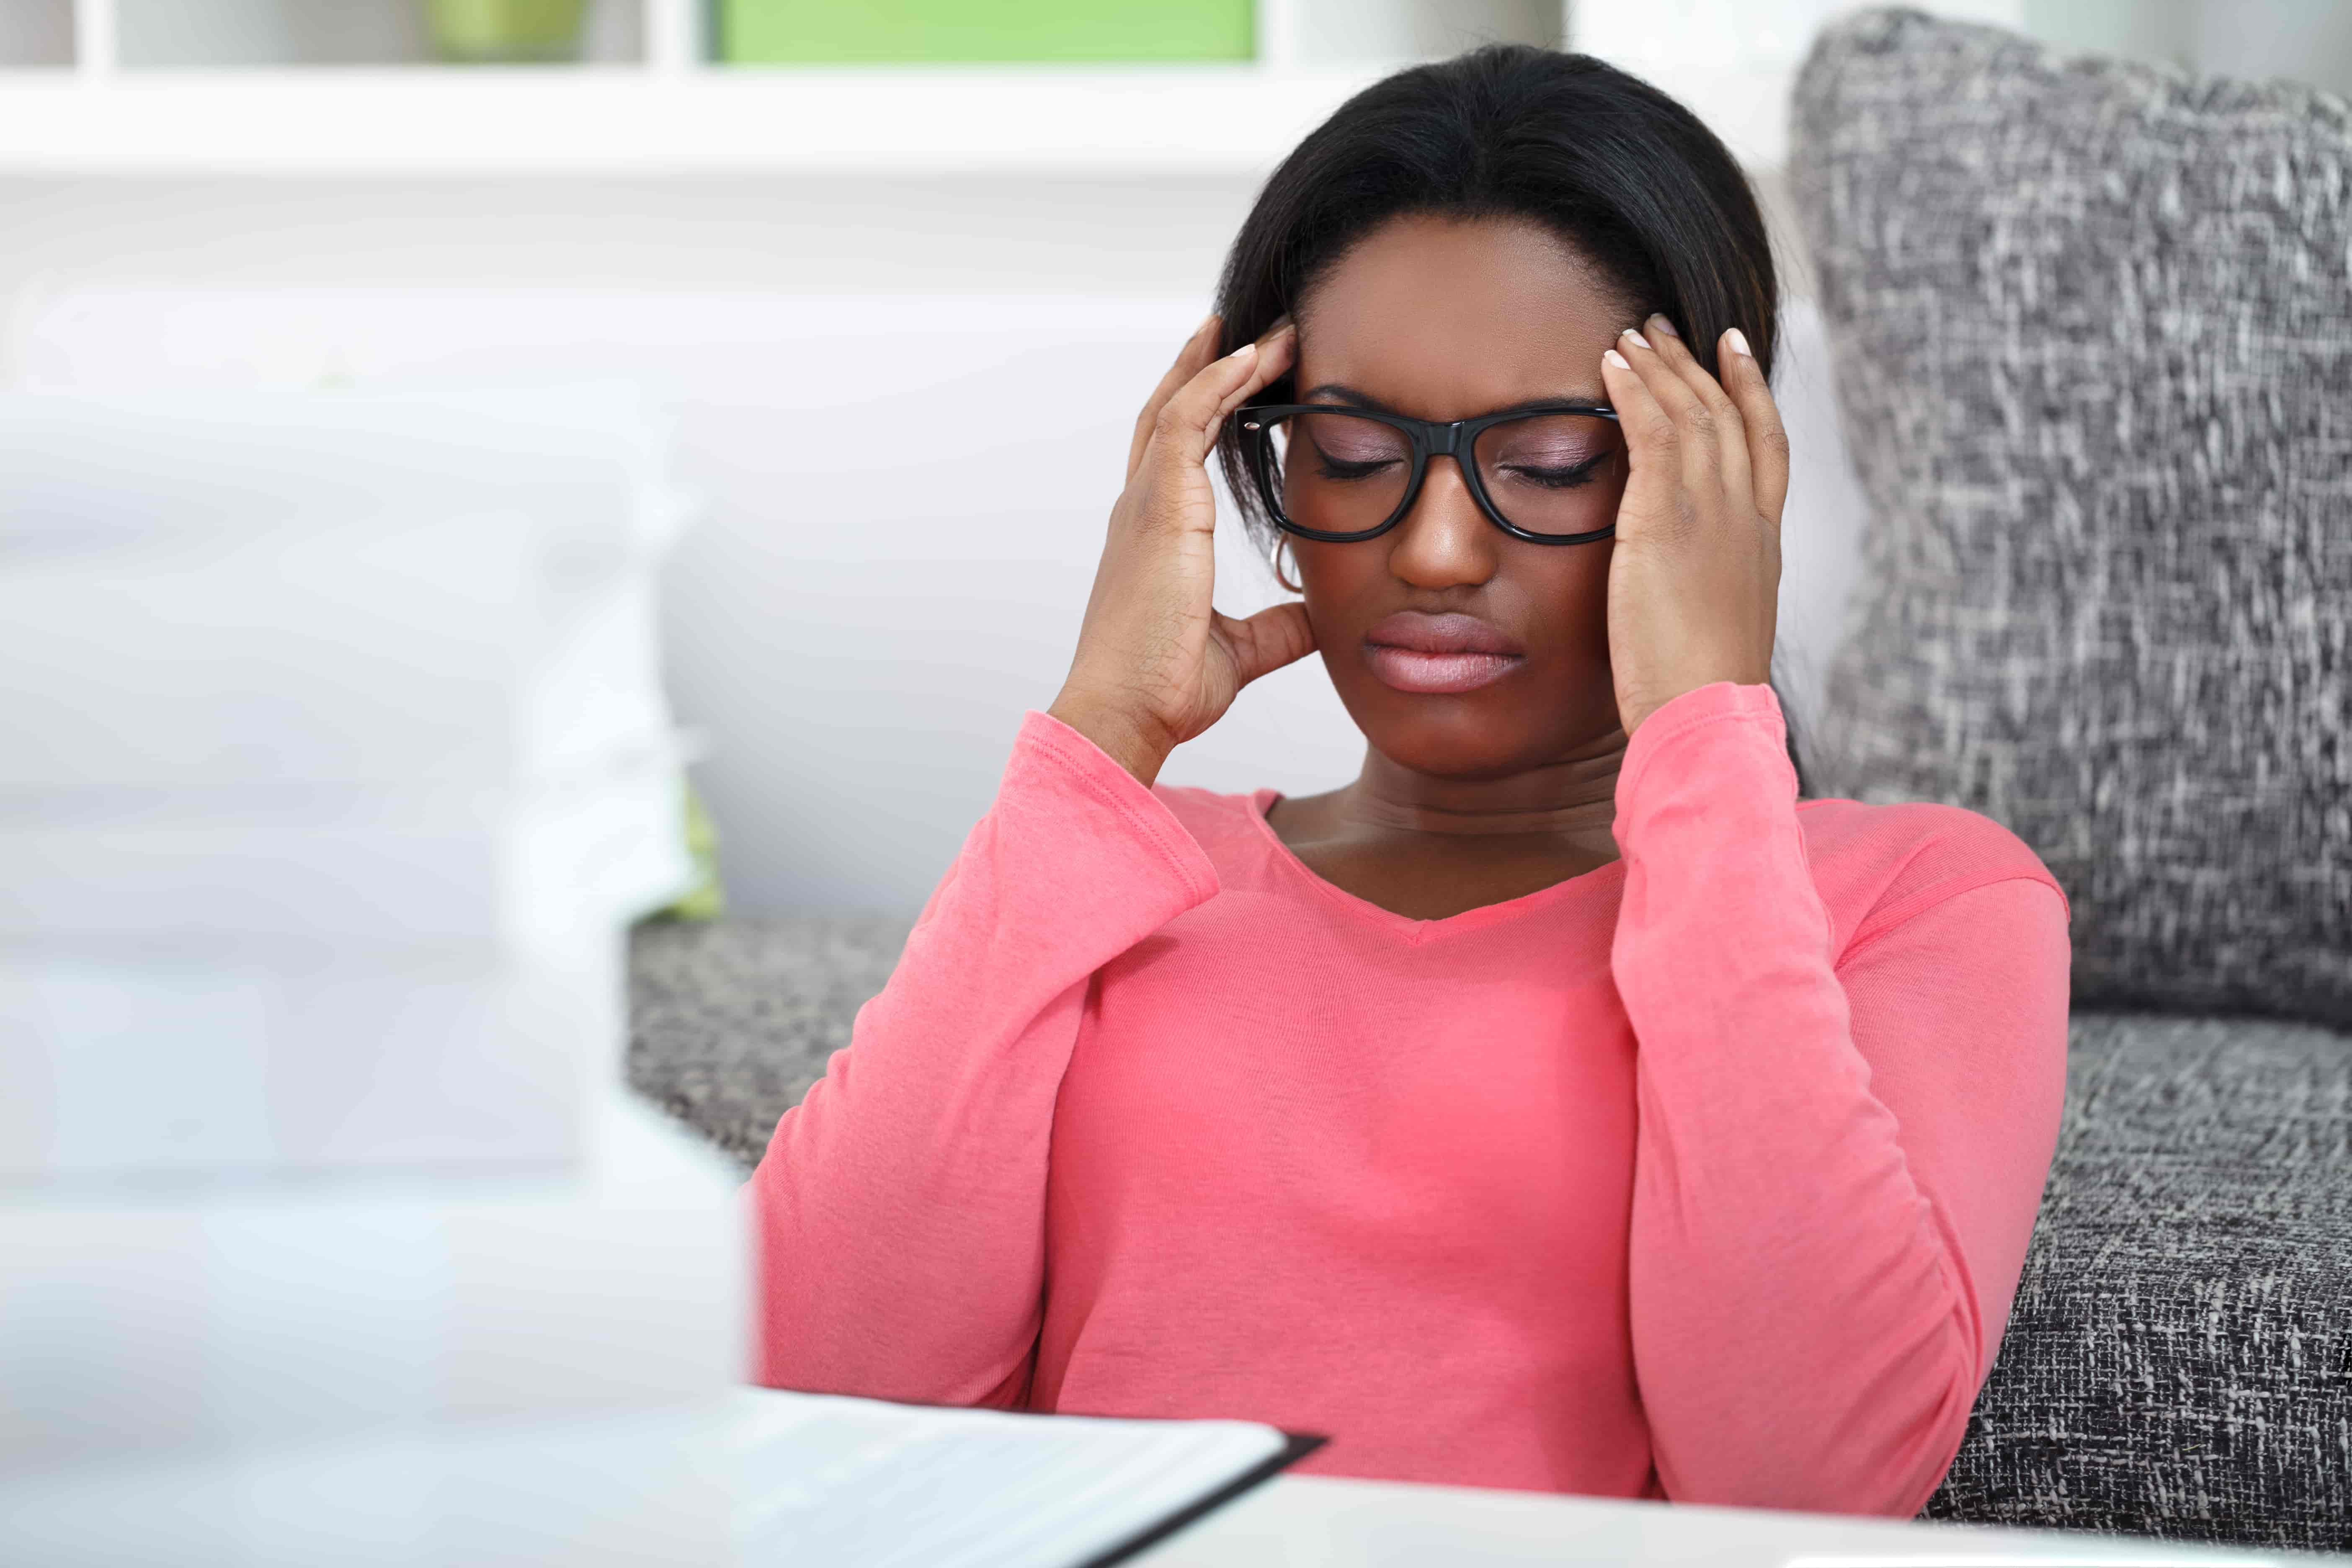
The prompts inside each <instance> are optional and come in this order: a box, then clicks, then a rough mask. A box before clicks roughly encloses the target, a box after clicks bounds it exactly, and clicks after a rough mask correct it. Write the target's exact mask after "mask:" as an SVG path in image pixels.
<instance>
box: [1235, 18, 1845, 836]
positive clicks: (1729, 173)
mask: <svg viewBox="0 0 2352 1568" xmlns="http://www.w3.org/2000/svg"><path fill="white" fill-rule="evenodd" d="M1422 214H1429V215H1436V216H1445V217H1457V218H1465V219H1475V218H1517V219H1524V220H1527V221H1530V222H1533V223H1537V224H1539V225H1541V226H1544V227H1545V228H1547V229H1549V231H1550V232H1551V233H1552V234H1553V235H1555V236H1557V237H1559V239H1560V240H1562V241H1563V242H1565V243H1566V244H1567V246H1568V247H1570V250H1571V251H1573V252H1574V253H1575V254H1576V255H1577V256H1578V257H1579V258H1581V259H1582V260H1583V261H1584V262H1585V263H1586V264H1587V265H1589V266H1591V268H1594V270H1595V271H1597V272H1598V273H1599V274H1600V276H1601V278H1603V279H1606V280H1607V281H1608V283H1609V285H1610V286H1611V287H1612V288H1613V289H1616V290H1617V291H1619V292H1620V293H1621V294H1622V296H1623V297H1624V300H1625V303H1626V306H1627V308H1628V316H1629V319H1630V320H1635V321H1638V320H1641V319H1643V318H1644V317H1646V316H1648V315H1650V314H1651V313H1652V312H1654V311H1655V312H1658V313H1661V314H1663V315H1664V317H1665V318H1666V319H1667V320H1668V321H1672V322H1673V323H1674V324H1675V327H1676V329H1677V330H1679V331H1681V333H1682V335H1683V341H1684V342H1685V343H1687V344H1688V345H1690V349H1691V352H1692V353H1693V354H1695V355H1696V356H1697V359H1698V361H1699V363H1701V364H1703V365H1705V366H1706V369H1707V371H1708V373H1709V374H1714V372H1715V370H1716V343H1717V340H1718V339H1720V338H1721V336H1722V334H1723V332H1724V330H1725V329H1726V328H1728V327H1738V328H1739V329H1740V330H1741V331H1743V332H1745V333H1746V334H1747V336H1748V345H1749V346H1750V347H1751V348H1752V349H1753V350H1754V351H1755V354H1756V363H1757V364H1758V365H1759V367H1760V368H1761V369H1762V370H1763V372H1764V374H1766V376H1768V377H1769V375H1770V374H1772V354H1773V349H1774V347H1775V346H1776V343H1777V340H1778V336H1779V332H1778V326H1779V317H1780V283H1779V279H1778V278H1777V276H1776V274H1775V272H1774V269H1773V266H1772V246H1771V241H1770V239H1769V237H1768V235H1767V233H1766V231H1765V227H1764V216H1763V214H1762V212H1761V211H1760V210H1759V208H1758V206H1757V204H1756V195H1755V193H1754V191H1752V190H1751V189H1750V188H1749V186H1748V179H1747V176H1746V175H1745V174H1742V173H1741V172H1740V168H1739V163H1738V160H1737V159H1735V158H1734V157H1733V156H1732V155H1731V153H1730V151H1729V149H1727V148H1726V147H1725V146H1724V144H1723V142H1721V141H1720V140H1718V139H1717V137H1716V135H1715V133H1714V132H1711V131H1709V130H1708V129H1707V128H1706V126H1705V125H1704V124H1702V123H1700V121H1699V119H1698V117H1697V116H1696V115H1695V114H1693V113H1691V111H1690V110H1687V109H1685V108H1684V107H1683V106H1682V105H1681V104H1679V103H1677V102H1675V100H1673V99H1671V98H1669V97H1667V96H1666V95H1665V94H1664V93H1663V92H1660V91H1659V90H1658V89H1656V88H1654V87H1652V86H1651V85H1650V84H1649V83H1647V82H1645V81H1643V80H1641V79H1639V78H1637V77H1633V76H1629V75H1627V74H1626V73H1625V72H1623V71H1622V70H1619V69H1617V68H1615V67H1614V66H1611V65H1608V64H1606V63H1604V62H1602V61H1601V60H1597V59H1594V58H1591V56H1589V55H1576V54H1563V53H1560V52H1559V51H1557V50H1552V49H1543V48H1537V47H1532V46H1529V45H1526V44H1491V45H1488V46H1487V47H1484V48H1480V49H1474V50H1472V51H1471V52H1469V53H1467V54H1463V55H1457V56H1455V57H1454V58H1452V59H1448V60H1441V61H1438V62H1436V63H1434V64H1431V65H1425V66H1416V67H1414V68H1412V69H1410V70H1403V71H1399V72H1398V73H1397V74H1396V75H1394V76H1391V77H1388V78H1386V79H1383V80H1381V81H1378V82H1375V83H1373V84H1372V85H1371V86H1370V87H1368V88H1366V89H1364V90H1363V91H1361V92H1360V93H1358V94H1356V95H1355V96H1354V97H1353V98H1351V99H1349V100H1348V101H1347V102H1346V103H1344V104H1342V105H1340V106H1339V110H1337V111H1336V112H1335V113H1333V115H1332V116H1331V118H1330V119H1328V120H1327V121H1324V122H1323V123H1322V124H1321V125H1319V126H1318V127H1317V128H1316V129H1315V130H1314V131H1312V132H1308V133H1307V139H1306V140H1305V141H1303V142H1300V143H1299V144H1298V146H1297V149H1296V150H1294V151H1293V152H1292V153H1291V154H1290V156H1288V157H1287V158H1285V159H1284V160H1283V161H1282V163H1281V166H1280V167H1278V168H1276V170H1275V172H1274V174H1272V176H1270V177H1269V178H1268V179H1267V181H1266V183H1265V188H1264V189H1262V190H1260V191H1259V192H1258V196H1257V201H1256V202H1255V205H1253V206H1252V207H1251V208H1250V213H1249V216H1248V217H1247V218H1246V219H1244V221H1243V223H1242V226H1241V232H1240V233H1239V234H1238V235H1236V236H1235V237H1234V245H1233V249H1232V250H1231V251H1230V252H1229V253H1228V254H1227V256H1226V258H1225V266H1224V272H1223V276H1222V277H1221V278H1220V279H1219V280H1218V284H1217V310H1218V313H1219V314H1220V315H1221V316H1222V317H1223V342H1222V343H1221V344H1220V345H1219V350H1220V352H1221V353H1229V352H1231V351H1232V350H1234V349H1236V348H1238V347H1240V346H1241V345H1242V344H1243V343H1245V342H1252V341H1254V340H1255V339H1256V338H1257V337H1259V336H1260V335H1261V334H1263V333H1264V332H1265V330H1266V329H1267V328H1268V327H1270V326H1272V325H1273V324H1274V323H1275V322H1276V321H1277V320H1279V319H1280V318H1281V317H1283V316H1284V315H1286V314H1292V313H1295V312H1296V311H1297V309H1298V305H1299V302H1300V301H1301V300H1302V299H1304V298H1305V296H1306V295H1307V293H1308V292H1309V291H1311V290H1312V289H1313V288H1314V287H1315V285H1316V284H1317V283H1318V281H1320V280H1321V279H1323V278H1324V277H1326V276H1327V275H1328V273H1329V272H1330V270H1331V269H1332V268H1334V267H1336V266H1337V265H1338V264H1339V261H1340V259H1341V258H1344V257H1345V256H1346V255H1347V253H1348V252H1349V249H1350V248H1352V247H1354V246H1355V244H1356V243H1357V242H1358V241H1360V240H1361V239H1363V238H1365V237H1367V236H1369V235H1370V234H1371V232H1372V231H1373V230H1375V229H1377V228H1379V227H1381V226H1382V225H1384V224H1386V223H1388V222H1390V221H1391V220H1392V219H1395V218H1399V217H1403V216H1412V215H1422ZM1260 396H1261V398H1262V399H1263V400H1264V401H1266V402H1271V403H1288V402H1292V401H1295V388H1294V385H1293V384H1292V381H1291V378H1290V377H1289V376H1287V375H1285V376H1284V377H1282V378H1281V379H1280V380H1278V381H1276V382H1275V383H1273V384H1271V385H1269V386H1267V387H1266V388H1265V391H1264V392H1263V393H1262V394H1260ZM1238 425H1239V421H1237V420H1228V421H1226V423H1225V426H1224V428H1223V431H1222V432H1220V434H1219V436H1218V438H1217V447H1218V452H1217V458H1218V462H1219V465H1220V466H1221V468H1223V472H1224V475H1225V479H1226V487H1227V489H1229V490H1230V491H1231V492H1232V494H1233V497H1234V500H1235V501H1236V502H1237V503H1238V504H1239V506H1240V507H1241V510H1242V517H1243V521H1244V526H1245V527H1246V528H1247V529H1248V530H1249V531H1250V533H1251V535H1252V536H1253V537H1255V538H1256V539H1257V540H1258V541H1259V542H1260V544H1261V546H1262V547H1263V546H1265V545H1267V544H1270V543H1271V542H1272V538H1273V530H1274V522H1273V520H1272V519H1271V518H1270V517H1268V516H1266V514H1265V508H1264V506H1263V505H1262V504H1261V502H1260V500H1259V499H1258V495H1257V491H1256V488H1255V485H1254V484H1253V483H1252V481H1251V479H1250V478H1249V475H1248V470H1247V468H1245V467H1244V458H1243V455H1242V447H1241V442H1240V432H1239V429H1238V427H1237V426H1238ZM1785 707H1786V703H1785V702H1784V703H1783V708H1784V709H1785ZM1789 758H1790V763H1792V764H1794V765H1795V766H1796V767H1797V769H1798V776H1799V778H1800V780H1802V778H1803V772H1804V770H1803V765H1802V763H1800V762H1799V761H1798V756H1797V748H1796V742H1795V740H1794V738H1793V736H1792V737H1791V739H1790V746H1789ZM1800 793H1802V786H1801V785H1800Z"/></svg>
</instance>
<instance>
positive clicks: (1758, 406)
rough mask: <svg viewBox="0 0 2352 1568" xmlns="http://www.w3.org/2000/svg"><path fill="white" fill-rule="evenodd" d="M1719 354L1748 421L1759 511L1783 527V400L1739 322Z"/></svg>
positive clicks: (1785, 460)
mask: <svg viewBox="0 0 2352 1568" xmlns="http://www.w3.org/2000/svg"><path fill="white" fill-rule="evenodd" d="M1715 357H1716V363H1717V364H1719V365H1721V366H1722V367H1723V384H1724V389H1725V390H1726V391H1727V392H1728V393H1730V395H1731V397H1732V401H1734V402H1736V403H1738V405H1739V416H1740V422H1741V424H1743V425H1744V426H1747V430H1748V471H1749V474H1750V479H1749V484H1750V486H1751V488H1752V489H1753V491H1754V495H1755V499H1756V510H1758V511H1759V512H1760V513H1761V514H1762V515H1763V516H1764V517H1765V519H1766V520H1767V521H1769V522H1770V523H1771V524H1772V525H1773V526H1774V527H1775V528H1778V527H1779V526H1780V508H1781V505H1782V503H1784V502H1785V501H1787V500H1788V499H1789V432H1788V428H1787V426H1783V425H1782V424H1781V423H1780V405H1779V404H1778V403H1776V402H1774V401H1773V399H1772V384H1771V383H1770V382H1769V381H1766V380H1765V379H1764V367H1763V366H1762V365H1759V364H1758V363H1756V356H1755V355H1754V354H1753V353H1749V352H1748V336H1747V334H1746V333H1744V332H1742V331H1740V330H1739V329H1738V327H1734V328H1732V329H1731V330H1730V331H1727V332H1725V333H1724V334H1723V341H1722V342H1720V343H1719V344H1718V345H1717V348H1716V353H1715Z"/></svg>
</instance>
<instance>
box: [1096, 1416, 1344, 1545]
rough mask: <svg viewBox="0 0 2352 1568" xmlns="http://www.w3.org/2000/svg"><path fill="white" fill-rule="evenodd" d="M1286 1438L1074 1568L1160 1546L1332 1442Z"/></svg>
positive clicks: (1302, 1435)
mask: <svg viewBox="0 0 2352 1568" xmlns="http://www.w3.org/2000/svg"><path fill="white" fill-rule="evenodd" d="M1277 1430H1280V1429H1279V1428H1277ZM1282 1437H1283V1443H1282V1447H1281V1449H1280V1451H1279V1452H1277V1453H1276V1454H1275V1455H1274V1456H1273V1457H1272V1458H1268V1459H1266V1460H1265V1461H1263V1462H1262V1463H1259V1464H1255V1465H1253V1466H1251V1467H1250V1468H1248V1469H1246V1470H1244V1471H1243V1472H1242V1473H1241V1474H1240V1475H1238V1476H1236V1477H1234V1479H1232V1480H1230V1481H1227V1482H1226V1483H1225V1484H1224V1485H1223V1486H1221V1487H1219V1488H1218V1489H1216V1490H1214V1491H1213V1492H1211V1493H1209V1494H1208V1495H1207V1496H1205V1497H1202V1498H1201V1499H1199V1500H1197V1501H1194V1502H1190V1503H1187V1504H1185V1505H1184V1506H1183V1507H1182V1508H1180V1509H1178V1510H1176V1511H1175V1512H1174V1513H1171V1514H1170V1515H1169V1516H1168V1517H1167V1518H1165V1519H1163V1520H1161V1521H1159V1522H1158V1523H1157V1524H1150V1525H1146V1526H1145V1527H1144V1528H1143V1529H1141V1530H1139V1531H1136V1532H1135V1533H1134V1534H1133V1535H1130V1536H1129V1537H1128V1538H1127V1539H1126V1540H1125V1541H1122V1542H1118V1544H1117V1545H1114V1546H1111V1547H1109V1548H1108V1549H1107V1550H1105V1551H1102V1552H1097V1553H1096V1554H1095V1555H1094V1556H1092V1557H1089V1558H1087V1560H1086V1561H1085V1562H1083V1563H1074V1564H1072V1565H1071V1568H1111V1565H1112V1564H1113V1563H1124V1562H1126V1561H1127V1560H1128V1559H1129V1558H1130V1557H1133V1556H1134V1555H1135V1554H1136V1553H1137V1552H1141V1551H1143V1550H1144V1549H1145V1548H1146V1547H1150V1546H1157V1545H1159V1544H1160V1542H1163V1541H1165V1540H1167V1539H1168V1538H1169V1537H1170V1536H1171V1535H1173V1534H1175V1533H1176V1532H1177V1531H1180V1530H1181V1529H1183V1528H1184V1527H1185V1526H1186V1525H1188V1524H1191V1523H1192V1522H1194V1521H1197V1520H1199V1519H1201V1518H1202V1517H1203V1516H1204V1515H1207V1514H1212V1513H1214V1512H1215V1511H1216V1510H1219V1509H1221V1508H1223V1507H1224V1506H1225V1504H1227V1503H1229V1502H1231V1501H1233V1500H1234V1499H1235V1498H1237V1497H1240V1496H1241V1495H1242V1494H1243V1493H1244V1492H1246V1491H1248V1490H1250V1489H1252V1488H1254V1487H1257V1486H1260V1485H1263V1484H1264V1483H1265V1482H1267V1481H1270V1480H1272V1479H1274V1478H1275V1477H1276V1476H1278V1475H1280V1474H1282V1472H1283V1471H1285V1470H1286V1469H1288V1468H1290V1467H1291V1466H1293V1465H1295V1464H1297V1462H1298V1461H1299V1460H1301V1459H1303V1458H1306V1457H1307V1455H1309V1454H1311V1453H1313V1452H1314V1451H1315V1450H1316V1449H1318V1448H1319V1447H1322V1446H1323V1445H1324V1444H1326V1443H1328V1442H1329V1441H1330V1440H1331V1439H1330V1438H1328V1437H1326V1436H1321V1435H1319V1434H1318V1433H1314V1432H1291V1431H1283V1433H1282Z"/></svg>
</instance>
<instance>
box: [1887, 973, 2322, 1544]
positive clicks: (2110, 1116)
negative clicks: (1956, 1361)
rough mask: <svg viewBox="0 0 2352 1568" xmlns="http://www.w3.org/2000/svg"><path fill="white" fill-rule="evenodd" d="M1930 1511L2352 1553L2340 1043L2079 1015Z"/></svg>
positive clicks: (2301, 1029)
mask: <svg viewBox="0 0 2352 1568" xmlns="http://www.w3.org/2000/svg"><path fill="white" fill-rule="evenodd" d="M1927 1512H1928V1513H1929V1515H1931V1516H1933V1517H1937V1518H1943V1519H1954V1520H1971V1521H1980V1522H1986V1523H2000V1524H2032V1525H2058V1526H2067V1527H2079V1528H2084V1529H2096V1530H2123V1531H2134V1532H2138V1533H2146V1534H2151V1535H2163V1536H2171V1537H2175V1538H2179V1539H2182V1540H2196V1541H2217V1542H2242V1543H2260V1544H2265V1545H2273V1546H2300V1547H2315V1548H2326V1549H2332V1550H2336V1551H2342V1550H2346V1549H2347V1548H2352V1037H2346V1036H2343V1035H2340V1034H2337V1033H2336V1032H2334V1031H2332V1030H2329V1029H2325V1028H2318V1027H2315V1026H2308V1025H2297V1024H2268V1023H2262V1022H2258V1021H2253V1020H2247V1019H2233V1020H2226V1021H2225V1020H2220V1019H2206V1018H2162V1017H2155V1016H2146V1015H2137V1016H2136V1015H2129V1014H2084V1015H2081V1016H2077V1017H2076V1018H2075V1020H2074V1035H2073V1039H2072V1041H2071V1043H2070V1050H2069V1059H2068V1064H2067V1095H2066V1117H2065V1121H2064V1122H2063V1127H2062V1130H2061V1131H2060V1133H2059V1140H2058V1157H2057V1160H2056V1162H2055V1163H2054V1165H2053V1169H2052V1172H2051V1176H2050V1187H2049V1192H2048V1195H2047V1197H2046V1198H2045V1199H2044V1201H2043V1204H2042V1215H2041V1220H2040V1223H2039V1224H2038V1226H2036V1228H2035V1231H2034V1238H2033V1247H2032V1252H2031V1253H2030V1254H2029V1255H2028V1257H2027V1260H2026V1268H2025V1278H2024V1279H2023V1281H2022V1282H2021V1284H2020V1286H2019V1288H2018V1298H2017V1305H2016V1308H2015V1310H2013V1312H2012V1313H2011V1318H2010V1324H2009V1332H2008V1334H2007V1336H2006V1337H2005V1339H2004V1340H2003V1342H2002V1345H2001V1352H2000V1362H1999V1363H1998V1364H1997V1365H1996V1366H1995V1367H1994V1369H1993V1373H1992V1375H1991V1377H1990V1378H1989V1379H1988V1380H1987V1381H1986V1384H1985V1388H1984V1393H1983V1394H1982V1395H1981V1396H1980V1397H1979V1399H1978V1401H1977V1407H1976V1412H1975V1415H1974V1416H1973V1417H1972V1419H1971V1420H1970V1423H1969V1436H1968V1440H1967V1442H1966V1443H1965V1444H1963V1445H1962V1447H1961V1449H1960V1454H1959V1458H1958V1459H1957V1460H1956V1461H1955V1462H1954V1464H1953V1466H1952V1471H1951V1475H1950V1476H1949V1478H1948V1479H1947V1480H1946V1481H1945V1483H1944V1488H1943V1489H1942V1490H1941V1491H1939V1492H1938V1493H1937V1495H1936V1497H1935V1499H1934V1500H1932V1501H1931V1502H1930V1503H1929V1504H1928V1506H1927Z"/></svg>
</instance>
